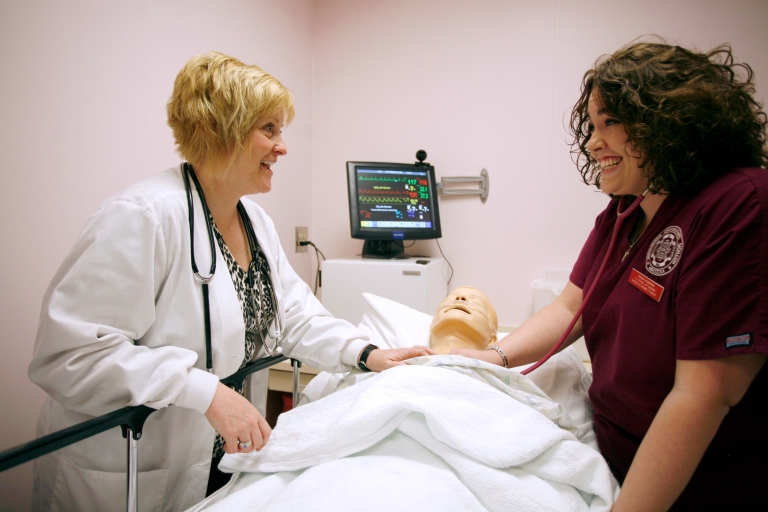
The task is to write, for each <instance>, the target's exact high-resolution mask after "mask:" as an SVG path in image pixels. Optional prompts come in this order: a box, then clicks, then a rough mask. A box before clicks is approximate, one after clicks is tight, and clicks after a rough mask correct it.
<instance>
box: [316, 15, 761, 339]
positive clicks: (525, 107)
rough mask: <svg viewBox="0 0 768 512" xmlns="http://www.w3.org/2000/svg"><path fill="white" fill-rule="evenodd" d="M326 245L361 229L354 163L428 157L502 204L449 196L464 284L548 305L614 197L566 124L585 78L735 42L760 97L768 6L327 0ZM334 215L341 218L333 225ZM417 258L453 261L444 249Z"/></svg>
mask: <svg viewBox="0 0 768 512" xmlns="http://www.w3.org/2000/svg"><path fill="white" fill-rule="evenodd" d="M315 6H316V7H315V10H316V21H315V41H314V48H315V88H314V94H315V104H314V107H315V115H314V121H313V122H314V127H315V129H314V131H313V137H312V143H313V145H314V150H313V178H314V179H313V202H312V208H313V221H314V222H313V228H314V232H315V235H314V237H313V238H314V239H315V241H316V242H317V243H319V244H320V247H322V248H323V250H324V251H325V253H326V255H327V256H328V257H348V256H351V255H354V254H359V253H360V250H361V246H362V242H361V241H355V240H352V239H351V238H350V236H349V227H348V214H347V205H346V186H345V181H344V180H345V174H344V162H345V161H347V160H379V161H401V162H409V161H414V153H415V151H416V150H417V149H425V150H426V151H427V152H428V153H429V158H428V161H429V162H430V163H432V164H433V165H435V167H436V172H437V175H438V177H439V176H460V175H478V174H479V172H480V170H481V169H482V168H486V169H488V171H489V174H490V195H489V198H488V201H487V202H486V203H485V204H482V203H481V202H480V200H479V198H477V196H467V197H464V198H461V197H459V198H457V197H448V198H441V200H440V213H441V216H442V223H443V224H442V227H443V238H442V240H441V246H442V248H443V251H444V253H445V255H446V256H447V257H448V259H449V260H450V261H451V262H452V264H453V267H454V268H455V270H456V273H455V276H454V278H453V281H452V282H451V285H452V286H458V285H462V284H470V285H474V286H476V287H478V288H480V289H482V290H484V291H485V292H486V293H487V294H488V295H489V297H490V298H491V300H493V302H494V304H495V305H496V309H497V311H498V313H499V322H500V324H502V325H507V326H513V325H519V324H520V323H521V322H522V321H524V320H525V319H526V318H527V317H528V316H529V315H530V314H531V313H532V311H533V298H532V294H533V291H532V289H531V284H532V282H533V281H534V280H535V279H540V278H542V277H543V276H544V269H545V268H571V266H572V265H573V262H574V261H575V259H576V257H577V256H578V253H579V250H580V249H581V246H582V244H583V242H584V240H585V239H586V236H587V235H588V233H589V231H590V229H591V227H592V225H593V224H594V218H595V216H596V215H597V213H599V212H600V211H601V210H602V208H604V206H605V204H606V198H605V196H603V195H602V194H599V193H596V192H594V191H593V189H591V188H589V187H587V186H585V185H583V184H582V183H581V182H580V176H579V175H578V173H577V172H576V169H575V166H574V164H573V163H572V162H571V160H570V154H569V148H568V146H567V145H566V140H567V135H566V131H565V129H564V126H565V124H566V123H567V114H568V112H569V109H570V107H571V106H572V104H573V103H574V102H575V101H576V99H577V98H578V94H579V86H580V82H581V77H582V75H583V73H584V72H585V71H586V70H587V69H588V68H589V67H590V66H591V64H592V63H593V62H594V61H595V59H596V58H597V57H598V56H599V55H601V54H604V53H609V52H612V51H614V50H616V49H618V48H619V47H620V46H622V45H624V44H626V43H628V42H630V41H631V40H632V39H634V38H636V37H638V36H641V35H643V34H651V33H655V34H659V35H663V36H665V37H666V38H668V40H669V42H673V43H678V44H682V45H695V46H698V47H699V48H700V49H702V50H705V49H709V48H711V47H712V46H714V45H717V44H719V43H722V42H730V43H731V44H732V45H733V48H734V50H735V54H736V57H737V58H738V59H741V60H744V61H746V62H749V63H750V64H751V65H752V66H753V68H754V70H755V72H756V74H757V80H758V87H759V91H765V86H764V85H763V84H765V83H766V79H768V54H766V52H765V48H768V32H767V31H766V30H765V26H766V22H768V3H767V2H755V1H752V0H738V1H732V2H718V1H708V2H701V1H698V0H681V1H676V2H668V1H660V0H648V1H642V2H641V1H627V0H625V1H617V0H589V1H580V2H572V1H568V0H545V1H537V2H531V1H525V0H517V1H513V0H477V1H468V0H432V1H430V0H422V1H418V2H414V1H412V0H388V1H387V2H358V1H355V0H317V1H316V4H315ZM327 219H333V220H332V221H329V220H327ZM412 252H417V253H428V254H430V255H439V254H438V250H437V246H436V244H435V242H433V241H429V242H418V243H417V245H416V246H415V247H414V248H413V250H412Z"/></svg>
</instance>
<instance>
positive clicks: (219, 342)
mask: <svg viewBox="0 0 768 512" xmlns="http://www.w3.org/2000/svg"><path fill="white" fill-rule="evenodd" d="M293 115H294V110H293V99H292V97H291V94H290V92H288V90H287V89H285V88H284V87H283V86H282V84H280V82H278V81H277V80H276V79H274V78H273V77H272V76H270V75H268V74H267V73H265V72H264V71H263V70H261V69H260V68H258V67H257V66H247V65H245V64H243V63H242V62H240V61H238V60H237V59H234V58H232V57H228V56H226V55H222V54H219V53H215V52H211V53H209V54H205V55H199V56H196V57H194V58H193V59H191V60H190V61H189V62H188V63H187V64H186V65H185V67H184V68H183V69H182V70H181V72H180V73H179V75H178V77H177V79H176V82H175V85H174V91H173V95H172V97H171V99H170V101H169V103H168V123H169V125H170V126H171V128H172V129H173V133H174V137H175V139H176V143H177V146H178V150H179V152H180V154H181V155H182V156H183V157H184V158H185V159H186V160H187V162H185V163H184V164H181V165H180V166H177V167H174V168H171V169H169V170H167V171H165V172H162V173H160V174H157V175H155V176H152V177H150V178H149V179H147V180H144V181H142V182H140V183H138V184H136V185H134V186H133V187H130V188H129V189H127V190H125V191H124V192H122V193H120V194H118V195H116V196H114V197H112V198H110V199H108V200H107V201H106V202H105V203H104V204H103V205H102V206H101V207H100V208H99V209H98V211H96V213H94V214H93V216H92V217H91V218H90V219H89V220H88V222H87V224H86V226H85V228H84V229H83V231H82V233H81V234H80V236H79V237H78V240H77V242H76V243H75V246H74V247H73V249H72V251H71V252H70V253H69V255H68V256H67V258H66V259H65V261H64V263H63V264H62V266H61V268H60V269H59V271H58V272H57V273H56V275H55V277H54V279H53V281H52V283H51V285H50V287H49V288H48V291H47V292H46V295H45V297H44V300H43V307H42V313H41V318H40V326H39V330H38V335H37V340H36V343H35V354H34V358H33V361H32V363H31V365H30V368H29V375H30V379H31V380H32V381H33V382H35V383H36V384H38V385H39V386H40V387H42V388H43V389H44V390H45V391H46V392H47V393H48V394H49V397H48V399H47V401H46V403H45V405H44V407H43V410H42V412H41V414H40V419H39V424H38V432H37V433H38V435H46V434H49V433H51V432H54V431H56V430H60V429H62V428H65V427H68V426H71V425H74V424H76V423H79V422H82V421H85V420H87V419H90V418H92V417H94V416H98V415H102V414H105V413H107V412H110V411H114V410H116V409H120V408H122V407H125V406H128V405H139V404H145V405H148V406H150V407H152V408H155V409H161V410H159V411H157V412H155V413H154V414H152V415H151V416H150V417H149V419H148V420H147V422H146V424H145V426H144V431H143V436H142V440H141V442H140V443H139V489H140V491H139V508H140V509H141V510H182V509H185V508H187V507H189V506H191V505H192V504H194V503H196V502H198V501H200V500H201V499H203V498H204V496H205V495H206V492H208V493H210V492H212V491H213V490H215V489H216V488H218V487H220V486H221V485H223V483H224V482H226V479H227V478H228V475H224V474H222V473H221V472H219V471H218V468H217V464H218V458H219V457H220V456H221V455H223V453H224V452H226V453H234V452H238V451H239V452H246V453H247V452H250V451H252V450H254V449H256V450H258V449H260V448H261V447H263V446H264V444H265V443H266V442H267V440H268V438H269V434H270V428H269V426H268V425H267V423H266V421H265V420H264V417H263V416H264V413H265V411H264V403H265V396H266V372H261V373H260V374H256V375H254V376H253V377H252V378H251V382H250V384H249V385H247V386H246V388H247V389H246V392H245V395H246V397H247V398H246V397H244V396H241V395H239V394H238V393H236V392H235V391H232V390H231V389H229V388H227V387H226V386H224V385H222V384H220V383H219V379H221V378H223V377H226V376H228V375H231V374H232V373H234V372H236V371H237V370H238V369H239V368H240V367H242V366H243V365H244V364H246V363H247V362H249V361H251V360H253V359H255V358H256V357H259V356H263V355H264V352H265V349H264V344H265V343H266V344H267V346H268V347H269V348H274V346H275V343H276V341H274V340H273V339H272V338H277V337H278V336H277V334H278V333H277V331H279V330H281V328H282V339H281V341H280V342H279V345H280V347H282V350H283V353H284V354H286V355H289V356H291V357H293V358H296V359H298V360H300V361H303V362H305V363H307V364H309V365H311V366H314V367H317V368H321V369H324V370H327V371H336V372H338V371H346V370H349V368H350V367H351V366H354V365H361V366H362V367H364V368H368V369H372V370H374V371H380V370H383V369H386V368H388V367H390V366H393V365H397V364H401V363H400V362H401V361H402V360H404V359H408V358H410V357H414V356H418V355H425V354H426V353H431V351H430V350H428V349H424V348H412V349H403V350H379V349H375V347H373V346H370V345H369V344H368V341H367V339H366V338H365V337H364V335H362V334H361V333H360V332H359V331H358V330H357V329H356V328H355V327H354V326H352V325H350V324H349V323H347V322H344V321H342V320H338V319H334V318H333V317H332V316H331V315H330V314H329V313H328V311H326V310H325V309H324V308H323V307H322V305H321V304H320V303H319V302H318V301H317V299H316V298H315V297H314V295H313V294H312V292H311V291H310V289H309V287H308V286H307V285H306V284H305V283H304V282H303V281H302V280H301V279H300V278H299V277H298V275H297V274H296V273H295V272H294V271H293V269H292V268H291V266H290V264H289V263H288V261H287V259H286V257H285V254H284V252H283V250H282V248H281V246H280V242H279V240H278V237H277V233H276V231H275V228H274V225H273V224H272V221H271V220H270V218H269V217H268V216H267V215H266V214H265V213H264V211H263V210H262V209H261V208H260V207H259V206H257V205H256V204H255V203H253V202H252V201H249V200H247V199H243V198H242V196H244V195H246V194H256V193H265V192H269V190H270V189H271V177H272V169H271V167H272V165H274V164H275V163H276V162H277V160H278V158H279V157H281V156H283V155H285V154H286V151H287V150H286V146H285V143H284V141H283V139H282V135H281V129H282V127H283V126H284V125H285V124H287V123H289V122H290V121H291V120H292V118H293ZM185 174H186V175H187V179H188V180H189V178H192V179H191V180H189V181H190V187H189V190H190V191H191V194H189V195H191V199H192V204H193V207H192V214H193V217H194V220H193V227H194V233H191V232H190V220H191V219H192V216H190V211H189V206H188V205H189V203H188V200H189V199H188V193H187V192H186V190H185V183H184V180H185ZM195 182H199V185H200V188H199V189H198V187H197V186H195V184H194V183H195ZM200 192H202V194H201V193H200ZM238 204H241V205H242V210H241V211H238ZM207 220H208V221H209V222H206V221H207ZM209 224H210V228H211V230H212V235H213V236H212V238H211V240H213V242H210V241H209V238H208V236H207V235H208V233H209ZM251 226H252V233H253V234H254V235H255V241H253V242H254V243H253V244H251V243H249V237H248V235H247V230H249V229H251ZM192 247H194V252H192V251H191V249H192ZM212 249H213V251H214V252H213V255H215V261H216V262H217V263H218V266H217V271H216V272H215V273H214V276H213V277H212V278H211V279H210V281H209V283H208V286H209V297H210V300H209V304H210V306H209V309H210V330H211V340H212V341H211V359H212V370H211V372H210V373H209V372H208V371H206V359H207V357H206V335H205V326H204V317H205V313H204V306H203V296H202V291H201V290H202V283H201V280H200V279H198V277H196V276H195V274H194V273H193V271H192V268H191V265H190V262H191V261H195V263H196V265H197V268H198V271H199V274H200V275H202V276H204V277H205V276H206V275H207V274H209V273H210V272H209V269H210V268H211V263H212V252H211V250H212ZM249 400H250V401H249ZM254 404H255V405H256V407H255V406H254ZM217 433H218V434H217ZM212 461H213V464H212ZM125 471H126V462H125V441H124V440H123V438H122V435H121V433H120V430H119V429H112V430H110V431H107V432H104V433H102V434H100V435H98V436H95V437H93V438H90V439H87V440H84V441H81V442H79V443H76V444H74V445H71V446H69V447H67V448H65V449H62V450H59V451H58V452H55V453H53V454H50V455H47V456H45V457H42V458H40V459H38V460H37V461H36V463H35V468H34V472H35V475H34V476H35V488H34V498H33V509H34V510H100V511H103V510H123V509H124V506H125V489H126V484H125V478H126V476H125Z"/></svg>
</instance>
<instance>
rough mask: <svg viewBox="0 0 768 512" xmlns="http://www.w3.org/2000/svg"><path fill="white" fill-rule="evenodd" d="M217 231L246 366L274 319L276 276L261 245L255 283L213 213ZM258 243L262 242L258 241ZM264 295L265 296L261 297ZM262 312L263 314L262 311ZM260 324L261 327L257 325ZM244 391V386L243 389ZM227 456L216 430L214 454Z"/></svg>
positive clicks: (253, 266) (253, 269)
mask: <svg viewBox="0 0 768 512" xmlns="http://www.w3.org/2000/svg"><path fill="white" fill-rule="evenodd" d="M208 217H209V218H210V221H211V225H212V226H213V232H214V234H215V235H216V241H217V242H218V243H219V249H220V250H221V254H222V255H223V256H224V260H225V261H226V262H227V268H228V269H229V274H230V275H231V276H232V283H233V284H234V285H235V290H236V291H237V298H238V299H239V300H240V307H241V308H242V310H243V322H244V323H245V357H244V358H243V362H242V364H241V365H240V368H243V367H244V366H245V365H246V364H248V363H250V362H251V360H252V359H253V358H254V356H255V355H256V354H258V353H259V350H260V349H261V346H262V345H263V344H264V341H263V339H264V336H266V335H267V334H266V333H267V329H268V327H269V324H270V323H271V322H272V320H273V319H274V309H273V307H272V279H271V272H270V270H269V264H268V263H267V258H266V257H265V256H264V251H262V250H261V249H260V248H258V245H257V252H258V257H257V258H256V259H254V260H253V261H251V265H250V267H249V271H248V273H249V274H252V275H253V276H254V279H253V284H254V286H251V285H250V280H249V279H248V274H246V272H245V271H244V270H243V269H242V267H240V265H239V264H238V263H237V261H235V258H234V256H232V253H231V252H229V248H228V247H227V244H226V243H225V242H224V238H223V237H222V236H221V233H220V232H219V229H218V228H217V227H216V223H215V222H214V221H213V217H212V216H211V215H210V214H209V215H208ZM257 244H258V242H257ZM260 295H261V297H260ZM259 313H260V314H259ZM259 324H260V328H257V325H259ZM240 394H243V392H242V390H241V393H240ZM223 456H224V438H223V437H221V435H220V434H219V433H218V432H216V440H215V441H214V443H213V457H214V458H216V457H223Z"/></svg>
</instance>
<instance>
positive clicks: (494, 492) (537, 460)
mask: <svg viewBox="0 0 768 512" xmlns="http://www.w3.org/2000/svg"><path fill="white" fill-rule="evenodd" d="M419 359H423V360H422V361H421V364H419V361H415V362H416V363H417V364H413V365H408V366H400V367H396V368H392V369H390V370H387V371H385V372H382V373H381V374H368V375H365V376H354V375H353V376H351V378H350V379H349V380H348V381H347V385H348V384H349V383H350V382H354V385H348V387H346V388H344V389H342V390H340V391H338V392H336V393H334V394H332V395H330V396H328V397H326V398H324V399H322V400H319V401H317V402H313V403H310V404H308V405H306V406H302V407H299V408H297V409H294V410H292V411H291V412H289V413H286V414H283V415H281V416H280V419H279V420H278V425H277V427H276V428H275V430H274V432H273V435H272V437H271V438H270V441H269V443H268V444H267V446H266V447H265V448H264V449H263V450H262V451H261V452H260V453H252V454H236V455H226V456H225V457H224V459H223V460H222V462H221V465H220V467H221V468H222V469H226V470H230V471H247V472H260V473H276V474H279V475H283V477H282V481H285V482H288V483H285V485H283V487H282V488H280V489H277V490H275V489H276V487H275V481H276V480H275V479H269V478H264V479H262V480H260V481H259V482H256V483H255V484H254V485H253V486H250V487H248V488H247V489H246V490H242V491H239V492H236V493H234V494H232V495H231V496H228V497H227V498H225V499H224V500H222V501H220V502H219V503H216V504H215V505H214V506H213V507H211V508H210V509H209V510H230V508H228V507H229V506H231V507H233V508H232V509H231V510H304V509H310V508H311V509H313V510H333V511H334V512H336V511H337V510H339V508H341V509H345V508H346V507H348V506H351V507H352V508H366V509H379V510H398V509H399V510H445V509H457V508H458V509H466V510H484V509H486V510H526V511H531V510H557V511H562V510H575V511H576V510H609V509H610V507H611V505H612V503H613V500H614V498H615V496H616V494H617V493H618V486H617V485H616V482H615V480H614V479H613V477H612V476H611V474H610V471H609V469H608V467H607V465H606V464H605V462H604V460H603V459H602V457H601V456H600V454H599V453H598V452H596V451H595V450H593V449H592V448H590V447H589V446H586V445H584V444H582V443H580V442H579V441H578V440H577V439H576V438H575V437H574V436H573V434H571V433H570V432H569V431H568V430H566V429H565V428H560V427H559V426H558V425H557V424H556V423H555V422H557V423H560V424H561V425H563V426H568V425H567V422H568V418H567V415H563V414H560V413H558V407H557V404H553V403H552V402H550V401H548V399H547V398H546V395H543V393H541V395H542V396H540V395H539V394H538V393H537V392H536V389H537V388H536V387H535V385H533V384H532V383H530V381H528V380H527V378H526V377H522V376H521V377H520V378H517V379H510V382H508V383H502V384H501V385H498V383H496V384H495V385H493V386H488V383H489V382H488V381H489V379H488V375H487V372H486V371H485V369H484V368H482V366H483V365H478V364H477V362H473V360H467V361H469V362H468V363H466V365H464V366H462V364H461V361H458V360H457V359H456V358H454V360H452V363H451V365H450V366H446V365H445V364H441V365H436V366H435V365H434V364H435V360H434V358H419ZM428 364H433V366H428ZM505 386H506V388H509V389H502V388H504V387H505ZM521 388H522V389H521ZM534 407H537V408H538V409H539V410H537V409H536V408H534ZM560 409H562V408H560ZM540 411H541V412H540ZM561 412H562V411H561ZM545 414H547V415H548V416H550V417H551V418H548V417H547V415H545ZM307 468H309V469H307ZM265 482H266V483H265ZM267 485H269V486H271V487H269V489H267ZM260 486H264V489H263V491H264V492H261V491H260V490H259V487H260ZM246 491H247V495H248V496H246ZM266 495H269V497H268V498H266V499H265V496H266ZM254 496H260V498H258V499H254ZM374 497H375V500H373V499H372V498H374ZM249 502H250V505H251V507H250V508H248V505H249ZM354 504H357V506H354ZM374 504H375V505H376V506H375V507H374Z"/></svg>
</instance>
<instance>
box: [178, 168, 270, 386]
mask: <svg viewBox="0 0 768 512" xmlns="http://www.w3.org/2000/svg"><path fill="white" fill-rule="evenodd" d="M181 174H182V176H183V177H184V188H185V189H186V191H187V207H188V209H189V244H190V253H191V255H192V271H193V272H194V273H195V276H197V278H198V279H200V281H202V282H203V310H204V312H205V367H206V368H207V369H208V371H209V372H211V373H213V355H212V350H211V309H210V304H209V299H208V281H210V280H211V279H212V278H213V275H214V274H215V273H216V246H215V245H214V241H213V227H212V225H211V215H210V211H209V210H208V204H207V203H206V202H205V195H204V194H203V189H202V187H200V182H199V181H198V180H197V176H196V175H195V170H194V169H193V168H192V166H191V165H189V163H187V162H184V165H183V169H182V173H181ZM190 177H192V181H194V182H195V188H196V189H197V194H198V195H199V196H200V203H201V204H202V206H203V213H204V215H205V225H206V227H207V228H208V242H209V243H210V246H211V269H210V271H209V275H208V276H207V277H206V276H202V275H200V271H199V270H198V269H197V263H196V262H195V208H194V204H193V202H192V187H191V186H190V185H189V178H190ZM237 212H238V213H239V214H240V218H241V219H242V221H243V226H245V234H246V237H247V238H248V247H249V248H250V250H251V265H250V266H249V268H248V284H249V285H250V286H251V290H254V291H255V288H254V287H255V286H256V283H255V282H256V281H258V287H259V304H258V305H259V307H258V308H257V307H256V305H255V304H254V305H253V306H254V308H253V309H254V313H255V314H256V316H257V321H256V324H257V325H258V326H259V327H258V328H259V329H261V314H262V313H261V312H262V311H263V310H264V285H263V283H262V280H261V279H258V280H257V279H255V275H256V274H259V275H260V274H261V258H259V251H261V248H260V247H259V245H258V244H257V243H256V233H254V231H253V225H252V224H251V219H250V217H248V213H247V212H246V211H245V207H244V206H243V203H242V202H241V201H238V202H237ZM254 265H258V269H257V270H256V272H254V271H253V266H254ZM268 291H269V294H270V298H271V300H272V315H273V318H274V321H275V334H274V336H273V335H272V333H271V332H270V330H269V325H267V326H266V331H267V337H268V338H269V339H271V340H274V342H275V343H274V345H273V346H272V348H270V347H269V344H268V343H267V340H266V339H265V340H264V350H266V351H267V354H268V355H270V356H271V355H274V354H275V353H278V354H279V353H280V352H282V351H283V349H282V347H279V346H278V345H279V343H280V340H281V339H282V338H283V320H282V318H281V317H280V314H279V313H280V308H279V305H278V301H277V296H276V295H275V290H274V285H273V286H270V287H268ZM251 301H253V293H252V294H251Z"/></svg>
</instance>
